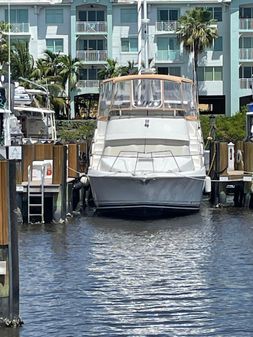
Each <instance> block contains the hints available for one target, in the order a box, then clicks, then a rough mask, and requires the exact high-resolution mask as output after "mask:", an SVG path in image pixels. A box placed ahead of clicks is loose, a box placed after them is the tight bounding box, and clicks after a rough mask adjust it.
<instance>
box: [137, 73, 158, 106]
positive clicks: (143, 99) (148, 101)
mask: <svg viewBox="0 0 253 337" xmlns="http://www.w3.org/2000/svg"><path fill="white" fill-rule="evenodd" d="M161 85H162V81H160V80H157V79H156V80H152V79H142V80H138V79H137V80H134V81H133V106H134V107H136V108H148V107H149V108H159V107H160V106H161V102H162V98H161V92H162V89H161Z"/></svg>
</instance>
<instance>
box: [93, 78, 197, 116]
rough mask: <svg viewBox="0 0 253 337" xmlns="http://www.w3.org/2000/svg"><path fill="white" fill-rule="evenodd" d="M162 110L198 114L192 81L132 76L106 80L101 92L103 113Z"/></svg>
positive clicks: (101, 110)
mask: <svg viewBox="0 0 253 337" xmlns="http://www.w3.org/2000/svg"><path fill="white" fill-rule="evenodd" d="M141 109H145V110H151V111H156V110H161V111H163V113H166V111H175V112H176V111H181V113H182V114H186V115H195V114H196V104H195V102H194V96H193V93H192V84H191V83H190V82H189V83H188V82H182V83H181V82H174V81H169V80H163V79H162V80H161V79H157V78H155V79H152V78H145V79H140V78H136V79H130V80H122V81H116V82H113V81H108V82H104V83H103V84H102V86H101V91H100V109H99V110H100V112H99V115H100V116H108V115H109V113H110V112H111V111H122V112H124V111H128V110H132V111H138V110H141Z"/></svg>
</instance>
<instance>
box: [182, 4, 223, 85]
mask: <svg viewBox="0 0 253 337" xmlns="http://www.w3.org/2000/svg"><path fill="white" fill-rule="evenodd" d="M178 21H179V28H178V29H177V31H176V33H177V36H178V38H179V40H180V41H181V42H183V46H184V48H185V49H186V51H187V52H189V53H191V52H192V53H193V63H194V64H193V65H194V81H195V82H196V85H197V84H198V81H197V68H198V60H199V55H200V54H201V53H202V52H204V50H205V49H206V48H208V47H210V46H211V45H212V43H213V40H214V39H216V38H217V37H218V31H217V27H216V24H215V23H216V21H215V20H213V19H211V13H210V11H208V10H207V9H203V8H193V9H191V10H189V11H187V12H186V14H185V15H183V16H181V17H180V18H179V20H178Z"/></svg>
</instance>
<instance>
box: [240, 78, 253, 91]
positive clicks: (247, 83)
mask: <svg viewBox="0 0 253 337" xmlns="http://www.w3.org/2000/svg"><path fill="white" fill-rule="evenodd" d="M252 82H253V80H252V78H240V88H241V89H251V86H252Z"/></svg>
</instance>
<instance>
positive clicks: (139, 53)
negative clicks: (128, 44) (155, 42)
mask: <svg viewBox="0 0 253 337" xmlns="http://www.w3.org/2000/svg"><path fill="white" fill-rule="evenodd" d="M137 14H138V73H139V74H140V73H141V56H142V22H141V20H142V0H138V3H137Z"/></svg>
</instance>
